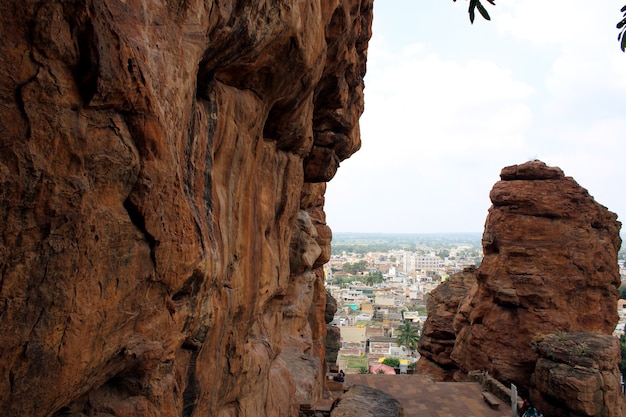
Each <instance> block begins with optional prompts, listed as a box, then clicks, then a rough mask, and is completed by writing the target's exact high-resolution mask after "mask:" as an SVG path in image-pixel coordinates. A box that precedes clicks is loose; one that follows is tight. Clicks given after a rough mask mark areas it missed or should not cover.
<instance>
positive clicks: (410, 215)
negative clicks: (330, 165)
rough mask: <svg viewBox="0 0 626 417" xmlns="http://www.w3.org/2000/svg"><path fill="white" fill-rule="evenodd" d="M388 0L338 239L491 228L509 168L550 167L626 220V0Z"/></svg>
mask: <svg viewBox="0 0 626 417" xmlns="http://www.w3.org/2000/svg"><path fill="white" fill-rule="evenodd" d="M483 3H484V4H485V7H486V8H487V10H488V11H489V13H490V15H491V18H492V20H491V21H490V22H488V21H485V20H483V19H482V18H481V17H480V16H477V17H476V20H475V22H474V24H473V25H470V23H469V19H468V14H467V6H468V2H467V1H465V0H458V1H457V2H456V3H455V2H453V1H452V0H422V1H416V0H376V1H375V2H374V26H373V37H372V40H371V41H370V46H369V52H368V63H367V75H366V77H365V112H364V114H363V116H362V117H361V137H362V147H361V150H360V151H359V152H357V153H356V154H355V155H353V156H352V157H351V158H350V159H348V160H346V161H344V162H342V164H341V167H340V168H339V171H338V173H337V175H336V176H335V178H334V179H333V180H332V181H331V182H330V183H329V185H328V189H327V193H326V213H327V221H328V224H329V225H330V227H331V228H332V229H333V231H335V232H390V233H396V232H406V233H436V232H482V231H483V227H484V223H485V219H486V216H487V210H488V208H489V206H490V205H491V203H490V201H489V191H490V190H491V188H492V186H493V185H494V184H495V183H496V182H497V181H498V180H499V174H500V171H501V169H502V168H503V167H505V166H508V165H513V164H520V163H524V162H526V161H528V160H531V159H540V160H542V161H544V162H545V163H546V164H548V165H551V166H558V167H560V168H561V169H562V170H563V171H564V173H565V175H568V176H572V177H574V179H575V180H576V181H577V182H578V183H579V184H580V185H581V186H583V187H584V188H586V189H587V190H589V192H590V194H591V195H592V196H594V197H595V199H596V201H598V202H599V203H600V204H603V205H604V206H606V207H608V208H609V210H611V211H613V212H615V213H617V214H618V216H619V218H620V220H621V221H622V222H624V219H625V218H626V187H624V180H625V179H626V175H625V174H626V54H624V53H623V52H621V50H620V49H619V43H618V41H617V35H618V30H617V29H616V27H615V25H616V24H617V22H618V21H619V20H621V17H622V14H621V13H620V8H621V7H622V6H623V5H624V4H626V0H602V1H597V2H589V1H583V0H550V1H543V0H499V1H497V2H496V4H497V5H496V6H491V5H490V4H488V3H487V1H486V0H484V1H483Z"/></svg>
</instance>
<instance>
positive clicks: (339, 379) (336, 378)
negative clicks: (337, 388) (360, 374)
mask: <svg viewBox="0 0 626 417" xmlns="http://www.w3.org/2000/svg"><path fill="white" fill-rule="evenodd" d="M345 376H346V374H344V373H343V371H342V370H340V371H339V373H338V374H337V375H335V376H334V377H333V381H337V382H343V380H344V379H345Z"/></svg>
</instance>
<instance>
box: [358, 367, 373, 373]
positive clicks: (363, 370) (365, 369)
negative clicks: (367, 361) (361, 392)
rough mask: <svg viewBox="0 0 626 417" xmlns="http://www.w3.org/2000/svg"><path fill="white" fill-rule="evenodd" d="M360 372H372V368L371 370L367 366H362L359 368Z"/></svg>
mask: <svg viewBox="0 0 626 417" xmlns="http://www.w3.org/2000/svg"><path fill="white" fill-rule="evenodd" d="M359 373H360V374H369V373H371V372H370V370H369V368H368V367H367V366H361V367H360V368H359Z"/></svg>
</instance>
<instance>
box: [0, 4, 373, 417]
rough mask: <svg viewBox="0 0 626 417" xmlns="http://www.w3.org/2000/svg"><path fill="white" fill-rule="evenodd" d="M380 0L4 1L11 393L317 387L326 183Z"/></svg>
mask: <svg viewBox="0 0 626 417" xmlns="http://www.w3.org/2000/svg"><path fill="white" fill-rule="evenodd" d="M371 18H372V0H331V1H325V2H319V1H312V2H297V1H291V0H283V1H280V0H276V1H265V2H241V1H240V2H202V1H196V0H186V1H182V0H180V1H167V2H160V1H153V0H144V1H140V0H131V1H122V0H120V1H115V0H112V1H106V2H97V1H89V0H87V1H59V2H35V1H15V0H8V1H4V2H2V4H0V19H1V20H2V25H1V26H0V28H1V29H0V30H1V35H2V36H0V50H2V54H0V79H1V80H2V81H0V100H1V101H2V106H0V116H1V117H0V132H1V133H0V135H1V136H0V215H1V218H2V219H3V223H2V224H1V226H0V228H1V233H0V273H1V276H0V317H1V320H0V340H2V343H0V409H1V410H3V411H2V415H3V416H6V417H11V416H23V415H28V416H32V417H39V416H42V417H43V416H84V415H102V416H107V415H115V416H117V417H127V416H128V417H130V416H220V417H227V416H279V415H281V416H287V415H296V414H297V408H298V401H300V400H302V399H303V398H304V397H307V396H308V397H315V396H316V395H319V390H320V385H321V383H320V381H321V379H322V374H323V372H324V363H323V352H324V341H323V339H324V333H325V321H324V310H325V305H326V302H325V292H324V289H323V280H322V271H321V269H320V266H321V265H322V264H323V263H324V262H326V260H327V259H328V257H329V253H330V238H331V233H330V229H329V228H328V226H327V225H326V221H325V215H324V211H323V205H324V192H325V182H326V181H328V180H330V179H331V178H332V176H333V175H334V173H335V171H336V169H337V167H338V165H339V161H341V160H343V159H345V158H347V157H349V156H350V155H351V154H352V153H353V152H355V151H356V150H357V149H358V148H359V146H360V139H359V127H358V118H359V116H360V114H361V112H362V110H363V94H362V90H363V82H362V77H363V75H364V72H365V61H366V48H367V43H368V40H369V37H370V28H371Z"/></svg>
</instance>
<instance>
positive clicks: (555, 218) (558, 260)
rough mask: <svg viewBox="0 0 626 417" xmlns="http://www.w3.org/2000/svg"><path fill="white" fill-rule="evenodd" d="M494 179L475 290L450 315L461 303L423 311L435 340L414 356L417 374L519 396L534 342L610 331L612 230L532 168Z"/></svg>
mask: <svg viewBox="0 0 626 417" xmlns="http://www.w3.org/2000/svg"><path fill="white" fill-rule="evenodd" d="M501 178H502V180H501V181H500V182H498V183H496V184H495V185H494V187H493V189H492V191H491V194H490V198H491V201H492V203H493V205H492V207H491V208H490V210H489V215H488V217H487V222H486V225H485V232H484V234H483V251H484V258H483V262H482V264H481V265H480V267H479V268H478V270H477V271H476V279H477V281H476V285H475V286H474V288H472V289H471V290H470V293H469V295H468V296H467V297H466V298H465V299H464V301H463V302H462V303H461V304H460V305H458V310H456V311H455V314H452V312H453V311H454V310H455V309H456V306H457V304H456V300H457V299H458V298H459V297H461V296H462V295H460V296H458V297H455V298H454V299H452V298H451V299H450V301H449V303H448V304H449V306H447V307H442V308H434V309H433V308H431V309H430V310H429V319H428V320H429V322H430V323H437V327H436V328H437V329H442V330H443V331H441V332H440V334H439V335H437V337H434V335H433V336H431V337H430V340H429V338H428V337H426V339H425V341H424V342H423V343H422V345H421V348H420V353H422V354H423V355H424V356H425V359H424V361H430V362H432V363H429V364H427V365H428V366H427V365H426V364H425V365H422V364H420V366H422V369H424V370H426V369H428V368H431V369H435V370H436V371H437V372H435V373H434V374H435V376H436V377H437V376H438V377H441V378H445V377H449V376H450V374H449V373H448V374H446V373H441V371H440V369H444V370H445V369H450V368H451V367H454V366H456V367H458V368H459V369H460V371H461V372H460V373H467V372H468V371H472V370H481V371H488V372H489V373H490V374H491V375H493V376H495V377H496V378H497V379H499V380H500V381H502V382H505V383H510V382H514V383H515V384H517V385H518V387H520V389H521V391H522V393H523V394H524V395H526V394H527V393H528V391H529V388H530V381H531V375H532V373H533V372H534V370H535V364H536V362H537V359H538V354H537V353H536V352H535V351H534V350H533V349H532V348H531V342H532V341H533V340H535V339H536V338H537V337H540V336H543V335H546V334H551V333H566V332H587V333H594V334H611V333H612V332H613V329H614V328H615V324H616V323H617V319H618V318H617V312H616V305H617V299H618V297H619V294H618V291H617V288H618V287H619V285H620V277H619V271H618V266H617V251H618V250H619V247H620V244H621V241H620V237H619V229H620V223H619V222H618V221H617V219H616V215H615V214H614V213H611V212H610V211H608V210H607V209H606V208H605V207H603V206H601V205H600V204H598V203H596V202H595V201H594V199H593V198H592V197H591V196H590V195H589V193H588V192H587V191H586V190H585V189H584V188H582V187H580V186H579V185H578V184H577V183H576V182H575V181H574V180H573V179H572V178H570V177H566V176H564V174H563V172H562V171H561V170H560V169H558V168H553V167H548V166H546V165H545V164H544V163H542V162H540V161H531V162H528V163H525V164H522V165H515V166H510V167H506V168H504V169H503V170H502V173H501ZM448 285H450V284H448ZM449 291H450V290H449V289H445V290H444V293H448V292H449ZM435 296H436V297H437V293H435ZM451 297H452V295H451ZM431 314H433V315H434V316H433V317H430V316H431ZM437 316H441V317H442V318H438V317H437ZM452 316H453V320H452V324H453V328H454V332H453V333H451V332H450V321H449V320H450V318H451V317H452ZM427 327H428V326H427ZM453 334H454V336H455V341H454V346H453V348H452V351H451V352H449V346H450V344H451V342H450V340H451V338H452V337H453ZM438 337H441V339H440V340H433V339H436V338H438ZM436 352H441V354H440V355H437V354H435V353H436ZM448 352H449V353H448ZM437 360H439V361H441V363H439V364H438V363H437V362H436V361H437ZM450 362H452V364H451V363H450ZM433 364H435V365H437V367H436V368H432V366H431V365H433ZM431 372H432V371H431Z"/></svg>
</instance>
